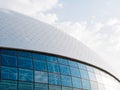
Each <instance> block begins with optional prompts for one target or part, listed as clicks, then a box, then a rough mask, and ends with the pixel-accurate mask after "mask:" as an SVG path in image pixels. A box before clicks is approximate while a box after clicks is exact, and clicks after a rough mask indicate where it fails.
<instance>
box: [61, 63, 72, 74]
mask: <svg viewBox="0 0 120 90" xmlns="http://www.w3.org/2000/svg"><path fill="white" fill-rule="evenodd" d="M60 73H61V74H65V75H70V67H69V66H65V65H60Z"/></svg>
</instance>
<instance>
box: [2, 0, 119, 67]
mask: <svg viewBox="0 0 120 90" xmlns="http://www.w3.org/2000/svg"><path fill="white" fill-rule="evenodd" d="M0 8H6V9H10V10H14V11H17V12H20V13H23V14H25V15H28V16H31V17H33V18H35V19H38V20H40V21H43V22H46V23H49V24H51V25H53V26H55V27H57V28H60V29H61V30H62V31H64V32H66V33H68V34H70V35H71V36H73V37H75V38H76V39H78V40H80V41H81V42H83V43H84V44H86V45H87V46H88V47H90V48H91V49H93V50H94V51H95V52H97V53H98V54H99V55H100V56H101V57H103V59H104V60H105V61H106V62H107V63H108V64H110V65H112V66H113V68H114V69H118V68H120V10H119V9H120V0H0Z"/></svg>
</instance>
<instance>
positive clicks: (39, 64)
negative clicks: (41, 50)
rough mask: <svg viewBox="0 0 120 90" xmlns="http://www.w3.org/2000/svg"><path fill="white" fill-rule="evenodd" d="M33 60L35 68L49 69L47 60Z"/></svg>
mask: <svg viewBox="0 0 120 90" xmlns="http://www.w3.org/2000/svg"><path fill="white" fill-rule="evenodd" d="M33 62H34V69H35V70H41V71H47V66H46V62H43V61H39V60H33Z"/></svg>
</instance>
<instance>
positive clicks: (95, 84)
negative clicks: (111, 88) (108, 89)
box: [90, 81, 98, 90]
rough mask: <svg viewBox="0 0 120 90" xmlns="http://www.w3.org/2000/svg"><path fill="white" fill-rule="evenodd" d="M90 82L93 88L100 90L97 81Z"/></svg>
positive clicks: (93, 89)
mask: <svg viewBox="0 0 120 90" xmlns="http://www.w3.org/2000/svg"><path fill="white" fill-rule="evenodd" d="M90 84H91V88H92V90H98V84H97V82H94V81H90Z"/></svg>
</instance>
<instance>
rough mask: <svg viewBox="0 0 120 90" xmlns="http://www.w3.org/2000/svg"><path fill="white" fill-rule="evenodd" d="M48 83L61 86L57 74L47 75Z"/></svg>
mask: <svg viewBox="0 0 120 90" xmlns="http://www.w3.org/2000/svg"><path fill="white" fill-rule="evenodd" d="M49 83H50V84H55V85H61V79H60V75H58V74H51V73H50V74H49Z"/></svg>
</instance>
